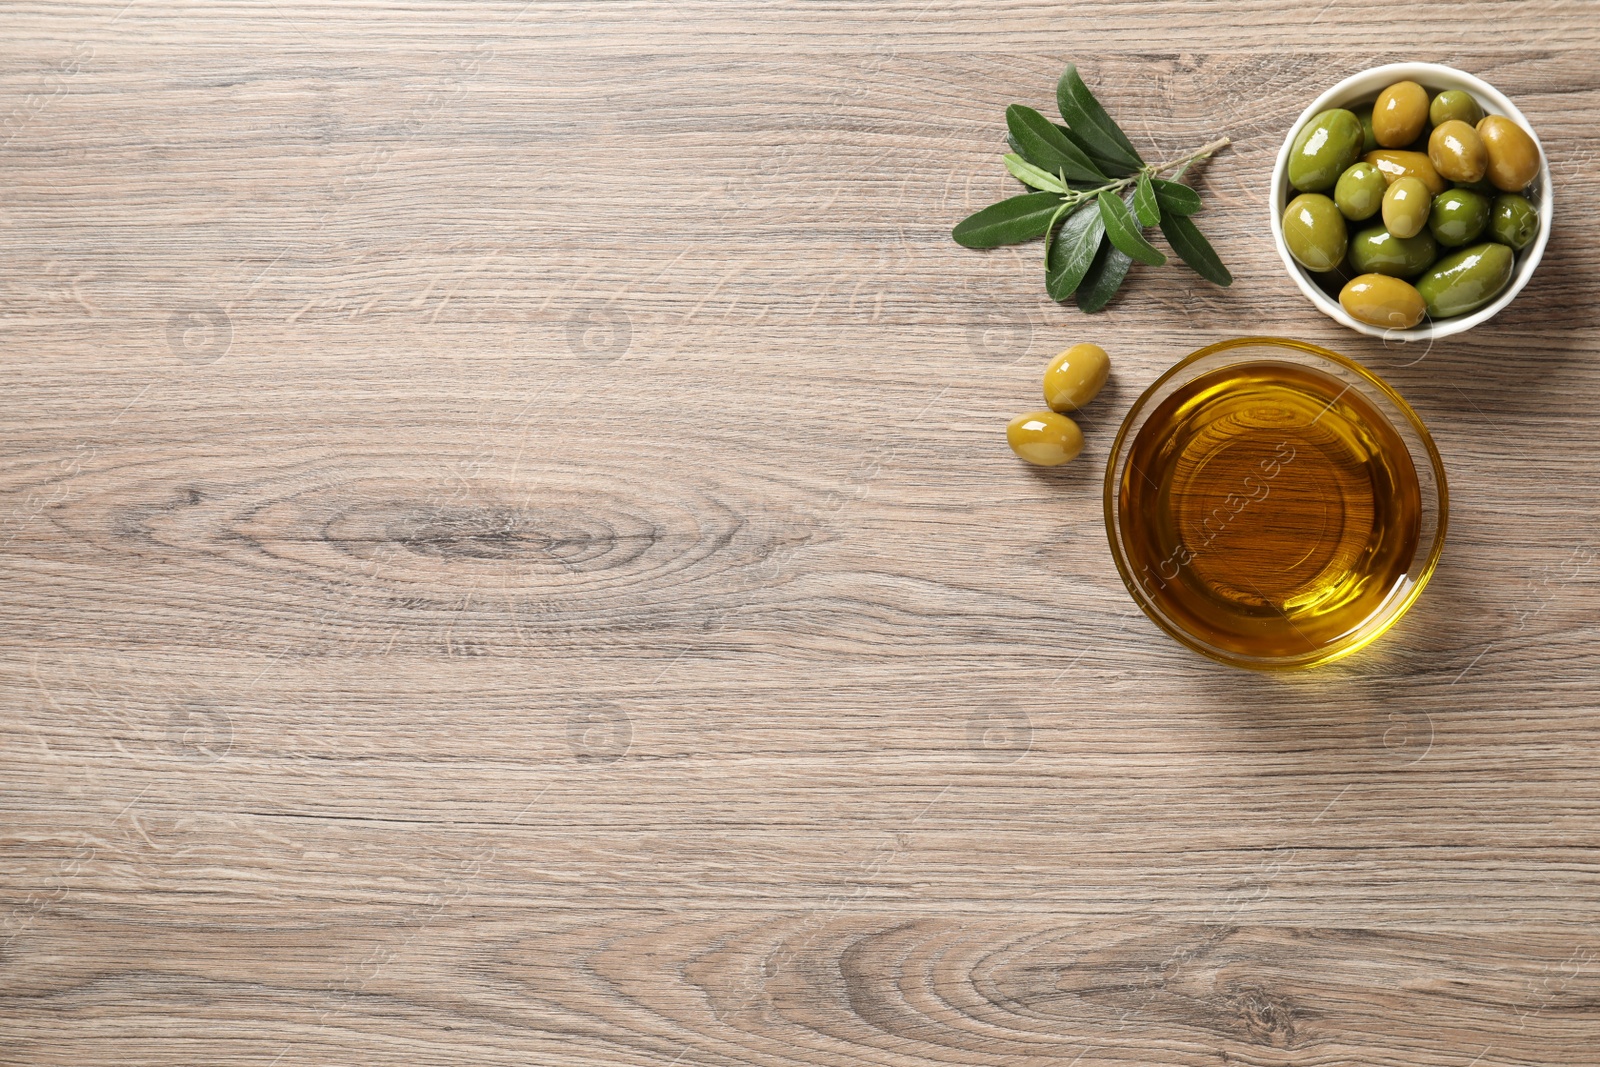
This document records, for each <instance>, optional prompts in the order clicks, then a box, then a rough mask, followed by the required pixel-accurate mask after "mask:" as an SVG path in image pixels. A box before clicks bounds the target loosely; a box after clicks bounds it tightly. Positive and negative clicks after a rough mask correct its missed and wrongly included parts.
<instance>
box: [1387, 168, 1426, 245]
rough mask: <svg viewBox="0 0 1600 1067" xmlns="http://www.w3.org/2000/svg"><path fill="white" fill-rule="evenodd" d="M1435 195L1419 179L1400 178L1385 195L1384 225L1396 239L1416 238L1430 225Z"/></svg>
mask: <svg viewBox="0 0 1600 1067" xmlns="http://www.w3.org/2000/svg"><path fill="white" fill-rule="evenodd" d="M1432 205H1433V194H1432V193H1430V192H1428V187H1427V186H1426V185H1423V184H1422V181H1421V180H1420V179H1418V178H1409V177H1408V178H1398V179H1396V180H1395V181H1393V182H1391V183H1390V184H1389V188H1388V189H1387V190H1386V191H1385V192H1384V194H1383V224H1384V226H1386V227H1388V230H1389V232H1390V233H1392V234H1394V235H1395V236H1396V237H1415V236H1416V235H1417V234H1419V233H1421V232H1422V228H1423V227H1424V226H1426V225H1427V224H1428V210H1429V208H1430V207H1432Z"/></svg>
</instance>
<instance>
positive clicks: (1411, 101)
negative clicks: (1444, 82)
mask: <svg viewBox="0 0 1600 1067" xmlns="http://www.w3.org/2000/svg"><path fill="white" fill-rule="evenodd" d="M1427 121H1428V90H1426V89H1424V88H1423V87H1422V86H1420V85H1418V84H1417V83H1416V82H1413V81H1404V82H1395V83H1394V84H1393V85H1391V86H1389V88H1387V89H1385V90H1384V91H1383V92H1381V93H1379V94H1378V99H1377V101H1376V102H1375V103H1374V104H1373V105H1372V133H1373V136H1375V137H1377V139H1378V143H1379V144H1380V145H1382V146H1383V147H1385V148H1400V147H1402V146H1404V145H1408V144H1410V143H1411V142H1412V141H1415V140H1416V139H1417V135H1418V134H1420V133H1421V132H1422V126H1423V124H1424V123H1426V122H1427Z"/></svg>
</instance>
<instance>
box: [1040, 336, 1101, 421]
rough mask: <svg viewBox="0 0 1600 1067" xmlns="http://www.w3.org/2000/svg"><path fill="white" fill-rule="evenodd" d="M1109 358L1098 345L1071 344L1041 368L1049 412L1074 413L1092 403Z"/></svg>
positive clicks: (1045, 400)
mask: <svg viewBox="0 0 1600 1067" xmlns="http://www.w3.org/2000/svg"><path fill="white" fill-rule="evenodd" d="M1110 373H1111V357H1109V356H1107V355H1106V350H1105V349H1103V348H1101V347H1100V346H1099V345H1091V344H1087V343H1085V344H1081V345H1073V346H1072V347H1071V348H1069V349H1067V350H1066V351H1065V352H1063V353H1061V354H1060V355H1059V356H1057V357H1056V358H1055V359H1052V360H1051V361H1050V365H1049V366H1048V367H1046V368H1045V369H1044V402H1045V403H1046V404H1049V405H1050V408H1051V410H1053V411H1077V410H1078V409H1079V408H1081V407H1083V405H1085V404H1087V403H1088V402H1089V401H1091V400H1093V399H1094V397H1095V394H1096V393H1098V392H1099V391H1100V388H1101V386H1103V385H1105V384H1106V376H1107V375H1108V374H1110Z"/></svg>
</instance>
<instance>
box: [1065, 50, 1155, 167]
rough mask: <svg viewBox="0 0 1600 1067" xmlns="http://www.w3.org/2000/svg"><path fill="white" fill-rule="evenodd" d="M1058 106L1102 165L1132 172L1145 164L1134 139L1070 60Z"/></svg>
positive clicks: (1080, 141)
mask: <svg viewBox="0 0 1600 1067" xmlns="http://www.w3.org/2000/svg"><path fill="white" fill-rule="evenodd" d="M1056 107H1057V108H1058V109H1059V110H1060V111H1061V117H1062V118H1063V119H1064V120H1066V123H1067V129H1068V130H1070V131H1071V132H1072V135H1073V137H1074V139H1075V140H1077V142H1078V143H1079V144H1081V145H1083V147H1084V149H1085V151H1086V152H1087V153H1088V154H1089V155H1090V156H1091V157H1092V158H1094V159H1095V160H1097V161H1099V162H1101V163H1102V164H1104V163H1110V164H1112V165H1113V167H1115V168H1118V169H1120V172H1121V173H1122V174H1129V173H1132V172H1133V171H1135V170H1138V169H1139V168H1140V167H1142V166H1144V160H1142V159H1140V158H1139V153H1138V152H1136V151H1134V149H1133V142H1131V141H1129V140H1128V136H1127V134H1125V133H1123V132H1122V128H1121V127H1120V126H1118V125H1117V124H1116V123H1115V122H1112V121H1111V116H1110V115H1107V114H1106V109H1105V108H1103V107H1101V106H1100V101H1098V100H1096V99H1095V98H1094V94H1093V93H1091V92H1090V91H1089V87H1088V86H1087V85H1085V84H1084V83H1083V78H1082V77H1080V76H1079V74H1078V68H1077V67H1076V66H1075V65H1073V64H1071V63H1068V64H1067V69H1066V70H1064V71H1062V73H1061V80H1060V81H1058V82H1057V83H1056ZM1102 169H1103V167H1102ZM1108 173H1115V171H1112V172H1108Z"/></svg>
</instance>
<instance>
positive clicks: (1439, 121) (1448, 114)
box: [1428, 89, 1483, 126]
mask: <svg viewBox="0 0 1600 1067" xmlns="http://www.w3.org/2000/svg"><path fill="white" fill-rule="evenodd" d="M1481 118H1483V108H1481V107H1479V106H1478V102H1477V101H1476V100H1474V99H1473V98H1472V94H1471V93H1469V92H1467V91H1466V90H1464V89H1446V90H1445V91H1444V92H1442V93H1440V94H1439V95H1438V96H1436V97H1434V98H1433V103H1431V104H1429V105H1428V121H1429V122H1432V123H1433V124H1434V125H1435V126H1443V125H1444V124H1445V123H1447V122H1450V121H1452V120H1454V121H1456V122H1465V123H1466V124H1467V125H1468V126H1476V125H1477V124H1478V120H1479V119H1481Z"/></svg>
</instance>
